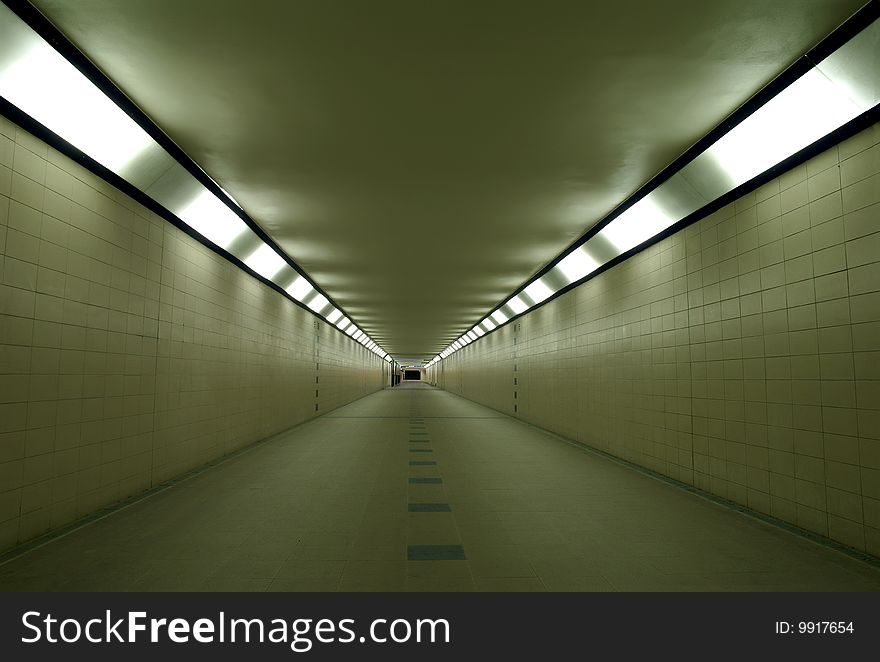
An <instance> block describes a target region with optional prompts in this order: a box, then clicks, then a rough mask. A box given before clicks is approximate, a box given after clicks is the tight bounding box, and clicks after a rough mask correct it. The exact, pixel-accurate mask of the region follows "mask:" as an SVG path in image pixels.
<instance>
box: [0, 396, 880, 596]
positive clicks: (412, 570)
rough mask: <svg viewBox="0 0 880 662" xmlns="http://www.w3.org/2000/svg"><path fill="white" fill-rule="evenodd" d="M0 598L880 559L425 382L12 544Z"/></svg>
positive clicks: (699, 580)
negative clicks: (16, 593) (35, 540)
mask: <svg viewBox="0 0 880 662" xmlns="http://www.w3.org/2000/svg"><path fill="white" fill-rule="evenodd" d="M0 590H4V591H10V590H71V591H75V590H123V591H155V590H234V591H265V590H270V591H272V590H280V591H356V590H373V591H473V590H478V591H565V590H574V591H634V590H664V591H670V590H671V591H675V590H721V591H724V590H734V591H753V590H772V591H788V590H835V591H837V590H842V591H852V590H880V570H878V569H877V568H876V567H874V566H872V565H868V564H866V563H863V562H861V561H859V560H857V559H855V558H852V557H849V556H847V555H845V554H843V553H840V552H838V551H836V550H834V549H831V548H829V547H825V546H822V545H819V544H816V543H814V542H811V541H809V540H807V539H805V538H802V537H800V536H798V535H795V534H793V533H791V532H789V531H786V530H783V529H780V528H776V527H774V526H772V525H769V524H766V523H764V522H761V521H758V520H755V519H752V518H750V517H747V516H745V515H743V514H741V513H739V512H736V511H733V510H730V509H728V508H726V507H724V506H720V505H718V504H716V503H712V502H710V501H707V500H705V499H702V498H700V497H699V496H696V495H694V494H691V493H688V492H686V491H684V490H682V489H680V488H678V487H676V486H673V485H669V484H667V483H665V482H663V481H660V480H657V479H655V478H652V477H650V476H647V475H644V474H642V473H640V472H638V471H635V470H633V469H631V468H629V467H627V466H623V465H620V464H618V463H616V462H613V461H611V460H609V459H606V458H604V457H601V456H598V455H596V454H593V453H591V452H589V451H587V450H585V449H583V448H581V447H577V446H575V445H572V444H569V443H566V442H565V441H562V440H560V439H558V438H556V437H553V436H551V435H549V434H546V433H543V432H541V431H539V430H536V429H534V428H532V427H530V426H527V425H524V424H522V423H520V422H518V421H516V420H514V419H512V418H510V417H507V416H505V415H503V414H500V413H498V412H496V411H494V410H491V409H488V408H485V407H482V406H480V405H477V404H475V403H472V402H470V401H467V400H464V399H461V398H459V397H457V396H454V395H452V394H449V393H447V392H444V391H441V390H438V389H434V388H431V387H429V386H427V385H425V384H422V383H404V384H402V385H401V386H400V387H399V388H394V389H386V390H384V391H380V392H377V393H374V394H373V395H370V396H367V397H365V398H363V399H361V400H358V401H356V402H354V403H352V404H349V405H347V406H345V407H342V408H340V409H338V410H336V411H334V412H332V413H330V414H328V415H326V416H323V417H320V418H318V419H315V420H313V421H311V422H309V423H306V424H304V425H301V426H299V427H296V428H294V429H292V430H289V431H287V432H285V433H283V434H280V435H278V436H276V437H275V438H273V439H271V440H268V441H266V442H263V443H261V444H258V445H256V446H254V447H252V448H250V449H248V450H246V451H244V452H242V453H240V454H238V455H236V456H233V457H231V458H229V459H228V460H226V461H224V462H222V463H220V464H218V465H216V466H213V467H210V468H207V469H205V470H203V471H201V472H199V473H197V474H195V475H193V476H192V477H190V478H187V479H185V480H183V481H179V482H177V483H174V484H172V485H171V486H169V487H167V488H165V489H163V490H161V491H158V492H156V493H154V494H151V495H149V496H147V497H146V498H143V499H141V500H139V501H136V502H134V503H132V504H131V505H129V506H127V507H124V508H122V509H118V510H116V511H115V512H112V513H111V514H109V515H107V516H104V517H102V518H100V519H96V520H95V521H92V522H90V523H88V524H86V525H84V526H81V527H79V528H77V529H74V530H72V531H70V532H68V533H66V534H62V535H61V536H59V537H57V538H55V539H52V540H49V541H48V542H45V543H44V544H42V545H39V546H33V548H32V549H30V550H29V551H25V552H24V553H21V552H20V551H19V552H18V555H17V556H15V555H11V556H10V557H9V558H8V560H7V561H6V562H4V563H2V565H0Z"/></svg>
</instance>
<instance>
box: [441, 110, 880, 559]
mask: <svg viewBox="0 0 880 662" xmlns="http://www.w3.org/2000/svg"><path fill="white" fill-rule="evenodd" d="M433 378H434V379H435V380H437V381H439V383H440V385H441V386H443V387H444V388H447V389H449V390H451V391H453V392H456V393H459V394H461V395H463V396H465V397H467V398H470V399H472V400H476V401H478V402H482V403H484V404H487V405H489V406H492V407H494V408H496V409H499V410H501V411H504V412H507V413H509V414H513V415H515V416H518V417H520V418H522V419H523V420H526V421H528V422H530V423H533V424H536V425H539V426H541V427H544V428H546V429H549V430H552V431H555V432H557V433H559V434H562V435H564V436H566V437H569V438H572V439H576V440H578V441H580V442H583V443H584V444H587V445H589V446H593V447H596V448H599V449H602V450H604V451H607V452H609V453H612V454H614V455H617V456H619V457H622V458H625V459H627V460H630V461H632V462H635V463H637V464H639V465H642V466H645V467H648V468H650V469H653V470H655V471H658V472H660V473H662V474H665V475H667V476H671V477H673V478H675V479H678V480H680V481H683V482H685V483H688V484H692V485H695V486H697V487H699V488H701V489H703V490H706V491H708V492H711V493H713V494H717V495H719V496H722V497H725V498H727V499H731V500H733V501H736V502H737V503H740V504H743V505H745V506H748V507H749V508H752V509H754V510H757V511H761V512H763V513H769V514H771V515H773V516H775V517H778V518H781V519H783V520H787V521H789V522H792V523H794V524H796V525H798V526H800V527H803V528H805V529H809V530H810V531H814V532H817V533H820V534H822V535H824V536H828V537H831V538H833V539H835V540H837V541H840V542H842V543H844V544H846V545H849V546H851V547H854V548H857V549H859V550H867V551H868V552H869V553H871V554H874V555H878V556H880V127H878V125H875V126H873V127H872V128H869V129H867V130H865V131H863V132H862V133H860V134H858V135H856V136H854V137H853V138H851V139H849V140H846V141H845V142H843V143H841V144H840V145H838V146H836V147H834V148H832V149H830V150H828V151H827V152H825V153H823V154H821V155H819V156H817V157H816V158H814V159H812V160H811V161H810V162H808V163H806V164H804V165H802V166H800V167H797V168H795V169H794V170H792V171H790V172H788V173H786V174H784V175H782V176H780V177H779V178H778V179H776V180H774V181H772V182H770V183H769V184H767V185H766V186H764V187H762V188H761V189H760V190H758V191H756V192H753V193H751V194H749V195H746V196H744V197H743V198H741V199H739V200H737V201H736V202H735V203H734V204H731V205H729V206H728V207H726V208H724V209H722V210H720V211H718V212H717V213H715V214H713V215H712V216H711V217H708V218H706V219H704V220H702V221H700V222H698V223H696V224H694V225H692V226H690V227H688V228H686V229H684V230H682V231H681V232H679V233H677V234H675V235H674V236H672V237H669V238H667V239H664V240H663V241H661V242H659V243H658V244H656V245H654V246H652V247H651V248H649V249H647V250H645V251H643V252H642V253H640V254H638V255H636V256H634V257H632V258H630V259H629V260H627V261H626V262H624V263H622V264H620V265H618V266H616V267H614V268H613V269H610V270H609V271H607V272H605V273H604V274H601V275H599V276H597V277H595V278H593V279H592V280H590V281H588V282H586V283H585V284H583V285H581V286H579V287H577V288H575V289H574V290H572V291H570V292H568V293H567V294H565V295H563V296H561V297H559V298H558V299H556V300H554V301H552V302H550V303H549V304H547V305H545V306H543V307H542V308H539V309H537V310H536V311H534V312H531V313H529V314H527V315H525V316H523V317H522V318H520V319H519V320H517V321H516V322H515V323H513V324H510V325H508V326H507V327H505V328H504V329H502V330H500V331H498V332H495V333H492V334H489V335H487V336H486V337H484V338H482V339H480V340H478V341H476V342H474V343H472V344H471V345H469V346H467V347H466V348H464V349H463V350H460V351H459V352H456V353H455V354H453V355H452V356H451V357H450V358H449V359H447V360H446V361H443V362H441V363H440V364H439V365H438V366H437V367H436V369H435V370H434V375H433Z"/></svg>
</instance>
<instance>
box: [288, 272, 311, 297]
mask: <svg viewBox="0 0 880 662" xmlns="http://www.w3.org/2000/svg"><path fill="white" fill-rule="evenodd" d="M314 289H315V288H314V287H312V284H311V283H310V282H309V281H307V280H306V279H305V276H297V277H296V278H295V279H294V280H293V282H292V283H291V284H290V285H288V286H287V289H286V290H285V291H286V292H287V293H288V294H289V295H290V296H292V297H293V298H294V299H296V300H297V301H299V302H300V303H302V301H303V299H305V298H306V297H307V296H308V295H309V293H310V292H311V291H312V290H314Z"/></svg>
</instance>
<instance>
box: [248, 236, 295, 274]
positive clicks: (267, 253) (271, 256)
mask: <svg viewBox="0 0 880 662" xmlns="http://www.w3.org/2000/svg"><path fill="white" fill-rule="evenodd" d="M244 263H245V264H246V265H247V266H249V267H250V268H251V269H253V270H254V271H256V272H257V273H258V274H260V275H261V276H262V277H263V278H265V279H267V280H272V279H273V278H275V276H276V275H277V274H278V272H279V271H281V267H283V266H284V265H285V264H287V263H286V262H285V261H284V258H283V257H281V256H280V255H278V253H276V252H275V251H274V250H273V249H272V247H271V246H269V244H262V245H261V246H260V247H259V248H258V249H257V250H255V251H254V252H253V253H251V254H250V255H249V256H248V257H247V258H245V260H244Z"/></svg>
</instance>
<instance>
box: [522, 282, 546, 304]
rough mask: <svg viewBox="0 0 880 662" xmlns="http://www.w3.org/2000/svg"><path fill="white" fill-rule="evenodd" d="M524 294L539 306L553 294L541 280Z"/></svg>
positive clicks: (530, 286)
mask: <svg viewBox="0 0 880 662" xmlns="http://www.w3.org/2000/svg"><path fill="white" fill-rule="evenodd" d="M524 292H525V293H526V296H527V297H529V298H530V299H531V300H532V301H533V302H535V304H539V303H541V302H542V301H544V300H545V299H547V298H549V297H550V295H552V294H553V290H551V289H550V288H549V287H547V285H546V284H545V283H544V281H543V280H541V279H540V278H539V279H538V280H536V281H534V282H533V283H532V284H531V285H529V286H528V287H527V288H526V289H525V290H524Z"/></svg>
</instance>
